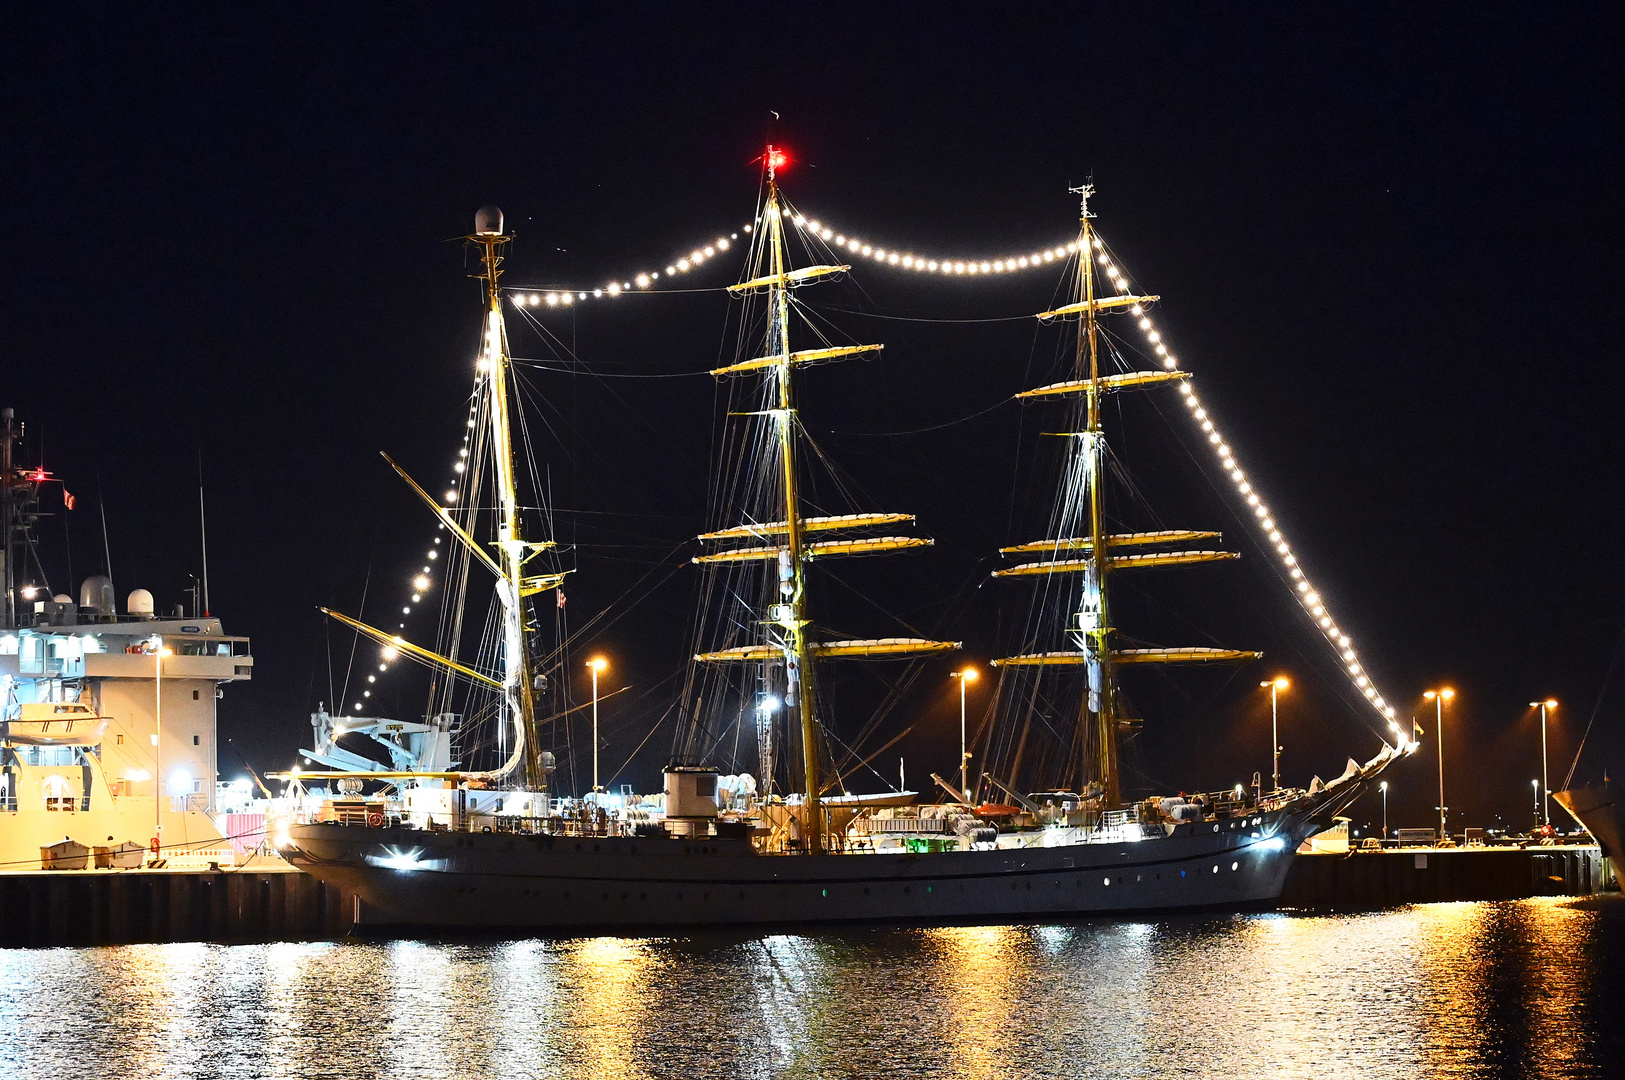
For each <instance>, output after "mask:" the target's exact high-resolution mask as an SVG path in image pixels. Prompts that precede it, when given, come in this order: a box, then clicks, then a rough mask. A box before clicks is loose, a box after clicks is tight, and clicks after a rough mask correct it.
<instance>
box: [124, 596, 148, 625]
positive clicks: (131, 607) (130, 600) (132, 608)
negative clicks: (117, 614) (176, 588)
mask: <svg viewBox="0 0 1625 1080" xmlns="http://www.w3.org/2000/svg"><path fill="white" fill-rule="evenodd" d="M124 610H125V611H127V612H129V613H130V614H131V615H140V616H143V617H144V618H148V619H150V618H152V615H153V612H154V611H155V610H156V608H154V607H153V603H152V593H150V592H148V591H147V590H146V589H137V590H135V591H134V592H132V593H131V594H130V595H129V596H128V597H127V598H126V599H125V601H124Z"/></svg>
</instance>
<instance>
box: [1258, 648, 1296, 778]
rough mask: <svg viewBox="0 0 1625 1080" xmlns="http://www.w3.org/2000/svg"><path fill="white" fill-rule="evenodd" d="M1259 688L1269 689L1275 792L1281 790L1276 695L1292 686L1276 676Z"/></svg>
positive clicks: (1283, 677) (1271, 759)
mask: <svg viewBox="0 0 1625 1080" xmlns="http://www.w3.org/2000/svg"><path fill="white" fill-rule="evenodd" d="M1258 685H1259V686H1267V687H1269V689H1270V762H1271V766H1272V778H1273V782H1274V784H1275V790H1276V791H1280V790H1281V727H1280V723H1279V720H1278V718H1277V710H1276V695H1278V694H1279V693H1280V692H1281V691H1282V690H1285V689H1286V688H1287V687H1289V686H1291V685H1292V684H1291V683H1289V682H1287V681H1286V676H1285V675H1277V676H1276V677H1275V678H1273V679H1271V680H1270V681H1269V682H1261V683H1259V684H1258Z"/></svg>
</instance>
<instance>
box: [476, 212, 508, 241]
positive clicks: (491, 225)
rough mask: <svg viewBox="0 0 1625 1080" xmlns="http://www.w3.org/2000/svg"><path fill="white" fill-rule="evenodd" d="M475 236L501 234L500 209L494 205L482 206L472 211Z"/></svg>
mask: <svg viewBox="0 0 1625 1080" xmlns="http://www.w3.org/2000/svg"><path fill="white" fill-rule="evenodd" d="M474 235H475V236H501V235H502V210H501V209H500V208H498V207H495V206H482V207H480V208H479V210H477V211H475V213H474Z"/></svg>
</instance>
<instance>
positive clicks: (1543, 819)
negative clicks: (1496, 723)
mask: <svg viewBox="0 0 1625 1080" xmlns="http://www.w3.org/2000/svg"><path fill="white" fill-rule="evenodd" d="M1529 707H1530V708H1531V709H1539V710H1540V790H1542V791H1544V792H1545V793H1546V797H1545V798H1544V799H1543V800H1542V803H1543V805H1542V807H1541V809H1540V823H1541V824H1542V825H1550V824H1551V823H1552V787H1551V782H1550V780H1549V779H1548V778H1547V775H1546V710H1547V709H1555V708H1557V699H1556V698H1547V699H1546V700H1545V701H1531V702H1530V703H1529Z"/></svg>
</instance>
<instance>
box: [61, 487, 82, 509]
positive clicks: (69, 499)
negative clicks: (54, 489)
mask: <svg viewBox="0 0 1625 1080" xmlns="http://www.w3.org/2000/svg"><path fill="white" fill-rule="evenodd" d="M78 501H79V500H78V499H75V498H74V497H73V496H72V495H69V494H68V489H67V488H63V489H62V505H63V506H64V507H66V508H67V509H69V510H72V509H73V504H74V503H76V502H78Z"/></svg>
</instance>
